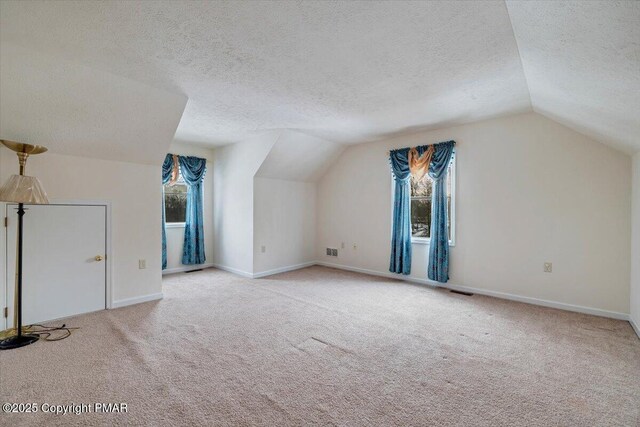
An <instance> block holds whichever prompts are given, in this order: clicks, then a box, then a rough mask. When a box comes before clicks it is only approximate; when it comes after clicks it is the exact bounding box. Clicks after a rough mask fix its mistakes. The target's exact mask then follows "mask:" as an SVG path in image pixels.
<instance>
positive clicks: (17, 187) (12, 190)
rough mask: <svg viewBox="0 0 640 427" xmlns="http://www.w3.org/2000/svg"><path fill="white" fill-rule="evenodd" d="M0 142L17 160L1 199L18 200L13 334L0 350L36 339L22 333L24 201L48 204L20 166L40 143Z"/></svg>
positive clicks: (39, 186)
mask: <svg viewBox="0 0 640 427" xmlns="http://www.w3.org/2000/svg"><path fill="white" fill-rule="evenodd" d="M0 142H2V144H4V145H5V146H6V147H8V148H10V149H11V150H13V151H15V152H16V154H17V155H18V161H19V162H20V175H11V177H9V179H8V180H7V182H6V183H5V184H4V186H3V187H2V188H0V201H1V202H13V203H18V247H17V263H16V295H15V298H16V300H15V309H16V317H15V318H16V322H17V327H16V335H14V336H12V337H9V338H6V339H4V340H2V341H0V350H9V349H12V348H18V347H24V346H25V345H29V344H32V343H34V342H36V341H38V336H37V335H29V334H23V333H22V239H23V236H22V225H23V216H24V213H25V210H24V204H25V203H27V204H31V205H41V204H48V203H49V199H48V198H47V193H46V192H45V191H44V189H43V188H42V184H40V181H39V180H38V178H36V177H33V176H27V175H25V174H24V169H25V166H26V164H27V158H28V157H29V156H30V155H35V154H40V153H44V152H45V151H47V149H46V148H45V147H42V146H40V145H29V144H22V143H20V142H14V141H3V140H0Z"/></svg>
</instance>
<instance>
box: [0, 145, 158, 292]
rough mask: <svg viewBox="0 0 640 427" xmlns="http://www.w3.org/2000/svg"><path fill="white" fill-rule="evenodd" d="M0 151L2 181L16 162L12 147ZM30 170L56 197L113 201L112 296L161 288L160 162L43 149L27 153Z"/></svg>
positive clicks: (15, 171)
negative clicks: (141, 263)
mask: <svg viewBox="0 0 640 427" xmlns="http://www.w3.org/2000/svg"><path fill="white" fill-rule="evenodd" d="M0 150H3V151H4V152H3V153H2V157H1V158H0V161H1V162H2V165H1V167H0V181H2V182H3V183H4V181H5V180H6V178H7V177H8V176H9V175H10V174H12V173H17V171H18V161H17V157H16V156H15V155H14V154H13V153H12V152H9V151H8V150H6V149H5V148H0ZM27 174H29V175H34V176H37V177H38V178H39V179H40V181H42V184H43V186H44V188H45V189H46V191H47V193H48V195H49V198H50V199H51V200H53V201H57V200H86V201H108V202H111V209H112V211H111V214H112V217H111V230H112V235H111V237H112V254H111V265H112V283H113V288H112V290H113V300H114V301H116V302H117V301H121V300H125V299H128V298H135V297H141V296H147V295H153V294H158V293H160V292H161V291H162V283H161V268H162V259H161V216H160V214H159V212H160V206H161V202H162V188H161V186H160V184H159V183H160V182H161V181H160V179H161V178H160V177H161V167H160V165H158V166H150V165H141V164H135V163H126V162H115V161H109V160H98V159H91V158H86V157H75V156H67V155H59V154H52V153H44V154H40V155H37V156H33V157H30V158H29V161H28V162H27ZM139 259H146V263H147V268H146V269H142V270H141V269H139V268H138V260H139ZM3 263H4V261H3ZM2 277H4V275H3V276H2Z"/></svg>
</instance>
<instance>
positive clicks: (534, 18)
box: [0, 0, 640, 151]
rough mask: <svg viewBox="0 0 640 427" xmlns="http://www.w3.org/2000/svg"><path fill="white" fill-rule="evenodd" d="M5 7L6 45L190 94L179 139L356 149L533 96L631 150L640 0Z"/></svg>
mask: <svg viewBox="0 0 640 427" xmlns="http://www.w3.org/2000/svg"><path fill="white" fill-rule="evenodd" d="M0 12H1V13H0V40H1V41H2V42H9V43H12V44H17V45H20V46H23V47H25V48H28V49H32V50H34V51H40V52H49V53H50V54H51V55H56V56H57V57H59V58H61V59H62V60H65V61H75V62H77V63H79V64H82V65H84V66H88V67H91V68H93V69H96V70H102V71H105V72H109V73H112V74H115V75H119V76H123V77H126V78H129V79H133V80H135V81H138V82H142V83H144V84H145V85H151V86H154V87H157V88H160V89H164V90H168V91H172V92H175V93H178V94H185V95H186V96H188V98H189V101H188V103H187V107H186V110H185V111H184V114H183V116H182V119H181V121H180V124H179V126H178V129H177V132H176V134H175V139H176V140H177V141H185V142H191V143H198V144H203V145H210V146H215V145H221V144H226V143H230V142H236V141H241V140H244V139H246V138H247V137H248V136H249V135H251V134H253V133H254V132H256V131H264V130H270V129H285V128H287V129H296V130H299V131H302V132H304V133H306V134H312V135H315V136H318V137H321V138H324V139H327V140H332V141H336V142H341V143H358V142H363V141H367V140H373V139H379V138H382V137H387V136H391V135H395V134H399V133H404V132H412V131H418V130H422V129H429V128H436V127H445V126H450V125H454V124H460V123H466V122H471V121H475V120H480V119H484V118H490V117H496V116H501V115H506V114H513V113H519V112H524V111H530V110H531V109H532V101H533V108H534V109H536V110H537V111H539V112H541V113H543V114H546V115H548V116H550V117H552V118H554V119H556V120H558V121H560V122H562V123H564V124H566V125H568V126H571V127H573V128H575V129H578V130H580V131H582V132H584V133H587V134H589V135H591V136H594V137H595V138H597V139H599V140H601V141H603V142H607V143H611V144H613V145H614V146H616V147H618V148H621V149H624V150H627V151H634V150H639V149H640V139H639V138H638V137H637V135H640V117H639V116H640V114H639V111H640V110H639V108H638V99H639V97H638V96H637V91H638V89H639V88H640V83H639V80H638V78H639V77H638V76H639V72H638V71H639V64H640V59H639V57H640V54H639V48H638V42H639V38H638V32H637V31H638V30H637V28H638V27H639V26H640V13H638V4H637V3H635V4H632V2H618V3H615V4H611V3H608V5H607V6H604V5H603V4H595V5H592V4H589V5H587V4H585V3H580V4H572V5H564V4H562V3H559V2H551V3H546V4H538V2H513V3H511V2H509V4H508V9H507V5H506V4H505V2H504V1H489V2H485V1H476V2H454V1H451V2H400V1H396V2H371V1H366V2H356V1H354V2H346V1H345V2H311V1H298V2H277V3H276V2H240V1H234V2H213V1H212V2H183V1H173V2H115V1H114V2H100V3H98V2H8V1H4V0H2V1H1V10H0ZM512 21H513V27H512ZM514 28H515V31H516V34H515V36H514ZM516 40H517V42H516ZM521 56H522V58H521ZM2 60H4V58H2ZM523 65H524V68H523ZM530 91H531V93H530ZM77 96H82V94H78V95H77ZM150 112H153V109H151V110H150ZM133 119H135V117H131V118H130V120H133ZM76 127H79V128H80V130H79V132H80V131H81V130H82V124H80V125H77V126H76ZM84 131H85V132H87V133H89V132H91V131H92V129H91V126H90V125H89V124H87V126H86V129H84Z"/></svg>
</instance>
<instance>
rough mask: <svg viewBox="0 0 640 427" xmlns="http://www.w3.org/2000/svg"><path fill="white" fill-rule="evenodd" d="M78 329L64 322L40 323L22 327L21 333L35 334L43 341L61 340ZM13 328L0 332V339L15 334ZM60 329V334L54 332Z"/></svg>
mask: <svg viewBox="0 0 640 427" xmlns="http://www.w3.org/2000/svg"><path fill="white" fill-rule="evenodd" d="M76 329H80V328H77V327H76V328H74V327H69V326H67V324H66V323H63V324H62V326H47V325H40V324H33V325H29V326H23V327H22V333H23V334H30V335H37V336H38V337H39V338H40V339H41V340H43V341H61V340H63V339H65V338H69V337H70V336H71V332H72V331H74V330H76ZM15 330H16V329H15V328H11V329H7V330H5V331H2V332H0V339H4V338H8V337H10V336H13V335H14V334H15ZM58 331H61V332H62V334H61V335H58V336H55V335H57V334H56V332H58Z"/></svg>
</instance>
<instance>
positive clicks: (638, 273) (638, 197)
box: [629, 152, 640, 337]
mask: <svg viewBox="0 0 640 427" xmlns="http://www.w3.org/2000/svg"><path fill="white" fill-rule="evenodd" d="M631 192H632V196H631V283H630V298H629V305H630V307H629V313H630V314H629V318H630V321H631V324H632V325H633V326H634V328H635V331H636V333H637V334H638V336H639V337H640V152H638V153H636V154H635V155H634V156H633V178H632V187H631Z"/></svg>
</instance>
